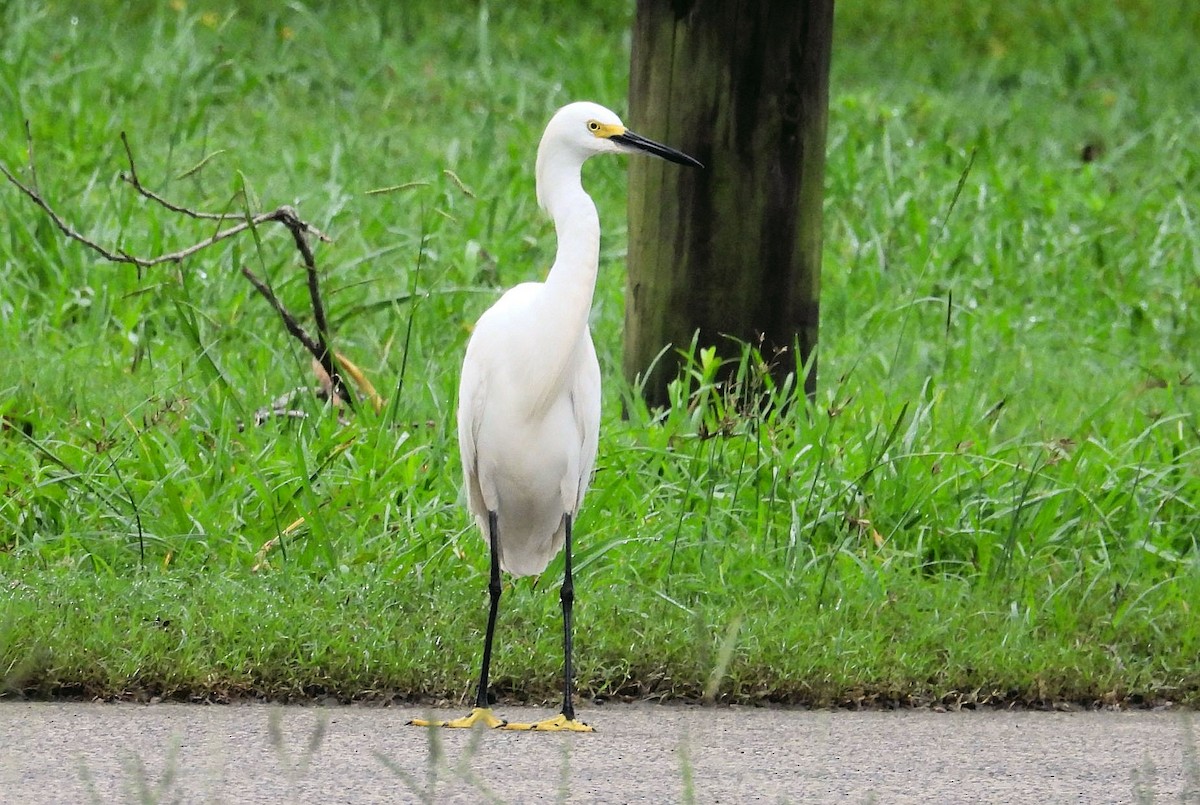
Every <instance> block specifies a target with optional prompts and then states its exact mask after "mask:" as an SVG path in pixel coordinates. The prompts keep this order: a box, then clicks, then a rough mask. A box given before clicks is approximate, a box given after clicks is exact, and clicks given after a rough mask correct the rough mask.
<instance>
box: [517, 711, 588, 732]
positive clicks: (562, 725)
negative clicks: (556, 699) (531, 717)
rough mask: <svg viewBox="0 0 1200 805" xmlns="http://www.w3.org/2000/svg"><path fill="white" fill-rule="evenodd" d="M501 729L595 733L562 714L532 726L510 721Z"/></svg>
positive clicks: (581, 723)
mask: <svg viewBox="0 0 1200 805" xmlns="http://www.w3.org/2000/svg"><path fill="white" fill-rule="evenodd" d="M502 729H506V730H537V731H539V732H595V730H594V729H592V728H591V727H589V726H588V725H587V724H584V723H583V722H582V721H576V720H575V719H573V718H570V719H569V718H567V717H566V716H564V715H562V714H559V715H557V716H555V717H554V718H548V719H546V720H545V721H535V722H533V723H532V724H518V723H515V722H512V721H510V722H508V723H507V724H505V725H504V727H503V728H502Z"/></svg>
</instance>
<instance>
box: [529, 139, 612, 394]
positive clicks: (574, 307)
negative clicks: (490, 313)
mask: <svg viewBox="0 0 1200 805" xmlns="http://www.w3.org/2000/svg"><path fill="white" fill-rule="evenodd" d="M582 167H583V157H581V156H580V155H579V154H572V153H564V152H558V153H556V154H553V155H546V154H544V153H543V152H542V151H541V150H540V149H539V152H538V161H537V194H538V201H539V203H540V204H541V205H542V207H543V208H544V209H545V210H546V212H547V213H549V214H550V218H551V219H552V220H553V221H554V232H555V234H556V235H557V237H558V251H557V253H556V254H555V256H554V265H553V266H552V267H551V268H550V274H549V276H547V277H546V282H545V285H544V286H543V288H542V292H543V299H544V301H545V306H544V311H543V313H544V315H545V316H546V317H547V318H546V320H545V323H546V324H547V325H548V326H549V327H551V328H553V329H552V330H550V331H549V332H552V333H553V334H554V335H553V338H550V339H547V341H548V342H549V343H547V344H546V345H545V348H546V351H545V352H544V353H543V358H544V359H545V360H546V362H547V366H548V367H553V368H554V369H555V370H558V371H556V372H554V374H555V375H557V376H559V377H561V373H562V371H563V370H565V369H566V367H567V365H568V362H569V361H570V360H571V358H572V356H573V355H574V352H575V349H576V347H577V346H578V344H579V341H580V338H581V337H582V336H583V334H584V332H585V331H586V330H587V326H588V316H589V314H590V313H591V309H592V295H593V293H594V292H595V290H596V270H597V267H598V265H599V262H600V217H599V216H598V215H597V214H596V205H595V204H594V203H592V198H591V196H589V195H588V194H587V193H586V192H585V191H584V189H583V183H582V181H581V180H580V171H581V169H582Z"/></svg>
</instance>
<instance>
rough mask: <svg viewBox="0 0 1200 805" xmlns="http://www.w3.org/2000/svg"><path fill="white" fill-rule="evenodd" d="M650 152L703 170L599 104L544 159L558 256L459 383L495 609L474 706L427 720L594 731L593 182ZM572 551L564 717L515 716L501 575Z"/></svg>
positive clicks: (514, 295)
mask: <svg viewBox="0 0 1200 805" xmlns="http://www.w3.org/2000/svg"><path fill="white" fill-rule="evenodd" d="M639 152H641V153H647V154H652V155H654V156H657V157H661V158H663V159H667V160H670V161H671V162H676V163H679V164H681V165H691V166H695V167H702V166H701V165H700V163H699V162H697V161H696V160H694V159H692V158H691V157H689V156H687V155H686V154H683V153H680V152H679V151H676V150H675V149H673V148H668V147H667V146H665V145H661V144H660V143H656V142H654V141H652V140H648V139H646V138H645V137H642V136H640V135H638V134H634V133H633V132H632V131H629V130H628V129H626V128H625V126H624V125H623V124H622V123H621V119H620V118H619V117H617V115H616V114H614V113H613V112H611V111H609V110H608V109H605V108H604V107H603V106H600V105H598V104H595V103H587V102H578V103H572V104H569V105H567V106H564V107H563V108H562V109H559V110H558V112H556V113H555V115H554V116H553V117H552V118H551V119H550V123H549V124H548V125H547V126H546V132H545V134H543V135H542V141H541V143H540V145H539V146H538V154H537V175H536V180H537V198H538V203H539V204H540V205H541V207H542V208H543V209H544V210H546V212H547V213H549V215H550V217H551V219H553V221H554V231H555V234H556V235H557V237H558V252H557V254H556V255H555V258H554V264H553V265H552V266H551V268H550V273H549V275H548V276H547V277H546V281H545V282H526V283H522V284H520V285H517V286H515V287H513V288H511V289H510V290H509V291H508V292H507V293H505V294H504V295H503V296H501V297H500V299H499V300H498V301H497V302H496V303H495V304H494V305H492V306H491V307H490V308H489V309H488V310H487V311H486V312H484V314H483V315H482V316H480V317H479V321H478V322H477V323H476V325H475V330H474V332H473V333H472V335H471V339H470V342H469V343H468V344H467V354H466V358H465V359H464V361H463V368H462V379H461V381H460V384H459V401H458V440H459V451H460V453H461V454H462V464H463V477H464V480H465V485H466V490H467V502H468V506H469V507H470V510H471V513H472V514H473V515H474V516H475V520H476V523H477V524H478V525H479V529H480V532H481V533H482V535H483V538H484V540H485V541H486V542H487V543H488V546H489V551H490V554H491V575H490V579H489V582H488V592H489V593H490V603H491V605H490V608H489V611H488V622H487V633H486V636H485V638H484V644H483V663H482V667H481V670H480V674H479V687H478V689H477V693H476V697H475V708H474V709H473V710H472V711H471V714H470V715H468V716H465V717H463V718H459V719H454V720H452V721H425V720H420V719H418V720H414V721H413V723H414V724H418V725H421V726H447V727H470V726H474V725H475V724H476V723H483V724H486V725H487V726H490V727H505V728H507V729H539V730H572V731H582V732H590V731H591V727H589V726H588V725H586V724H584V723H582V722H580V721H577V720H576V719H575V708H574V705H573V704H572V696H571V690H572V666H571V615H572V609H573V603H574V599H575V590H574V583H573V580H572V576H571V524H572V522H573V520H574V518H575V513H576V512H577V511H578V510H579V507H580V504H581V503H582V502H583V496H584V493H585V492H586V491H587V488H588V483H589V482H590V480H591V476H592V470H593V469H594V467H595V464H596V445H597V441H598V438H599V435H600V365H599V363H598V362H597V361H596V350H595V347H594V346H593V345H592V334H591V331H590V330H589V328H588V315H589V313H590V311H591V307H592V294H593V292H594V291H595V288H596V271H597V268H598V265H599V256H600V218H599V216H598V215H597V213H596V205H595V204H593V203H592V199H591V196H589V195H588V194H587V192H586V191H584V189H583V184H582V182H581V180H580V172H581V169H582V167H583V163H584V162H586V161H587V160H588V159H589V158H590V157H592V156H593V155H595V154H605V153H614V154H622V153H639ZM564 546H565V548H566V556H565V568H564V574H563V584H562V589H561V593H560V599H561V601H562V610H563V706H562V713H561V714H560V715H558V716H557V717H555V718H552V719H548V720H545V721H539V722H536V723H533V724H515V723H508V722H506V721H504V720H502V719H499V718H497V717H496V716H494V715H493V714H492V712H491V709H490V707H489V706H488V696H487V687H488V666H489V665H490V663H491V655H492V637H493V634H494V632H495V627H496V614H497V612H498V609H499V603H500V590H501V588H500V571H501V570H505V571H507V572H508V573H510V574H512V575H514V576H528V575H533V574H536V573H541V572H542V571H543V570H545V568H546V565H547V564H549V562H550V560H551V559H553V558H554V556H555V555H556V554H557V553H558V552H559V550H561V549H563V547H564Z"/></svg>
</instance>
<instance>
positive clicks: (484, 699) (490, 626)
mask: <svg viewBox="0 0 1200 805" xmlns="http://www.w3.org/2000/svg"><path fill="white" fill-rule="evenodd" d="M497 531H498V526H497V524H496V513H495V512H493V511H489V512H488V543H489V546H490V549H491V555H492V573H491V578H490V579H489V580H488V594H489V596H490V598H491V609H489V610H488V622H487V635H486V636H485V637H484V638H483V667H482V668H481V669H480V671H479V691H478V693H476V694H475V706H476V707H484V708H486V707H487V706H488V695H487V691H488V667H489V666H490V665H491V664H492V636H493V635H494V634H495V632H496V613H497V612H499V610H500V544H499V542H500V540H499V535H498V534H497ZM568 533H569V532H568Z"/></svg>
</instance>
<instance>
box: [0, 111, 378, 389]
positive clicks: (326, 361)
mask: <svg viewBox="0 0 1200 805" xmlns="http://www.w3.org/2000/svg"><path fill="white" fill-rule="evenodd" d="M25 133H26V138H27V139H28V151H29V175H30V182H31V183H30V184H29V185H26V184H24V183H23V182H21V180H20V179H18V178H17V177H16V176H15V175H13V174H12V173H11V172H10V171H9V170H8V168H7V167H6V166H5V165H4V164H3V163H0V173H3V174H4V177H5V178H6V179H8V181H9V182H10V183H12V184H13V185H15V186H16V187H17V189H19V190H20V191H21V192H22V193H24V194H25V195H26V196H27V197H28V198H29V199H30V200H31V201H33V203H34V204H36V205H37V206H38V207H41V209H42V210H43V211H44V212H45V213H46V215H48V216H49V217H50V220H51V221H53V222H54V225H55V226H57V227H58V228H59V230H60V231H61V232H62V233H63V234H64V235H66V236H67V238H69V239H70V240H74V241H76V242H77V243H81V244H83V245H84V246H86V247H88V248H89V249H91V250H92V251H94V252H96V253H97V254H99V255H100V256H101V257H103V258H104V259H106V260H108V261H110V262H113V263H126V264H130V265H135V266H138V267H139V268H150V267H152V266H157V265H161V264H163V263H180V262H182V261H183V260H184V259H186V258H188V257H191V256H192V255H194V254H196V253H197V252H200V251H203V250H204V249H206V248H208V247H209V246H212V245H214V244H216V243H220V242H221V241H223V240H227V239H229V238H232V237H234V236H235V235H239V234H241V233H242V232H245V231H246V230H248V229H253V228H254V227H256V226H258V225H259V224H264V223H268V222H275V223H279V224H282V225H283V226H284V227H286V228H287V229H288V231H289V232H291V233H292V239H293V240H294V241H295V244H296V248H297V250H299V252H300V256H301V258H302V259H303V261H304V269H305V274H306V278H307V285H308V293H309V299H310V301H311V303H312V308H313V319H314V321H315V323H316V327H317V338H316V339H313V337H312V336H311V335H309V334H308V332H307V331H306V330H305V329H304V328H303V327H302V326H301V325H300V322H299V321H298V320H297V319H296V317H295V316H294V315H292V313H291V312H289V311H288V310H287V308H285V307H284V306H283V303H282V302H281V301H280V300H279V298H278V297H277V296H276V295H275V293H274V291H272V290H271V287H270V286H269V285H267V283H265V282H263V281H262V279H261V278H259V277H258V276H257V275H255V274H254V272H253V271H251V270H250V269H248V268H246V267H245V266H241V267H240V270H241V273H242V276H244V277H245V278H246V279H247V280H249V281H250V284H251V285H253V286H254V289H255V290H256V291H258V292H259V294H261V295H262V296H263V298H265V299H266V300H267V303H268V304H270V305H271V307H272V308H273V309H274V310H275V312H276V313H277V314H278V315H279V317H280V318H281V319H282V320H283V324H284V327H285V328H286V329H287V331H288V333H290V334H291V335H292V336H293V337H294V338H296V340H298V341H299V342H300V343H301V344H302V345H303V346H304V348H305V349H306V350H308V352H309V353H310V354H311V355H312V356H313V358H314V359H316V361H317V362H318V363H320V365H321V368H322V369H323V370H324V371H325V373H326V375H328V377H329V379H330V385H331V387H332V390H333V393H334V394H335V395H336V396H337V397H339V398H341V399H342V400H344V401H345V403H346V405H347V407H349V408H351V409H353V408H354V407H355V404H354V398H353V397H352V396H351V394H350V391H349V389H348V387H347V386H346V383H345V381H344V380H343V379H342V375H341V372H340V371H339V369H338V366H337V364H336V362H335V360H334V353H333V350H332V349H331V348H330V346H329V324H328V321H327V318H326V315H325V305H324V303H323V302H322V301H321V292H320V283H319V273H318V271H317V264H316V258H315V257H314V255H313V252H312V248H311V247H310V246H309V244H308V238H307V237H306V236H307V235H309V234H312V235H314V236H315V237H317V238H318V239H319V240H322V241H324V242H330V238H329V237H328V236H327V235H325V234H324V233H322V232H321V231H319V230H318V229H316V228H315V227H312V226H309V225H308V224H307V223H305V222H304V221H303V220H301V219H300V216H299V215H297V213H296V211H295V210H294V209H293V208H292V207H289V206H286V205H285V206H282V207H280V208H278V209H276V210H272V211H271V212H264V213H259V214H257V215H252V216H232V215H228V214H225V213H205V212H198V211H196V210H193V209H190V208H188V207H184V206H182V205H179V204H174V203H172V202H170V201H168V200H167V199H165V198H163V197H162V196H160V195H158V194H157V193H155V192H153V191H151V190H149V189H148V188H146V187H145V186H144V185H142V183H141V180H140V179H139V178H138V175H137V164H136V163H135V161H134V158H133V149H132V148H131V147H130V145H129V139H128V138H127V137H126V136H125V132H121V143H122V144H123V145H124V147H125V156H126V157H127V158H128V160H129V173H128V174H124V173H122V174H121V179H122V180H123V181H125V182H126V183H128V184H129V185H130V186H131V187H133V189H134V190H135V191H136V192H137V193H139V194H140V195H142V196H143V197H145V198H148V199H150V200H151V201H153V202H155V203H157V204H159V205H161V206H162V207H164V208H165V209H168V210H170V211H171V212H175V213H178V214H181V215H186V216H188V217H190V218H193V219H197V220H216V221H218V222H224V221H226V220H229V221H233V220H238V219H239V218H241V221H240V223H237V224H235V225H233V226H230V227H228V228H225V229H220V230H219V231H217V232H215V233H214V234H213V235H211V236H210V237H208V238H205V239H204V240H201V241H200V242H198V243H195V244H193V245H191V246H188V247H186V248H183V249H179V250H178V251H174V252H171V253H169V254H161V255H157V256H154V257H138V256H137V255H134V254H130V253H129V252H127V251H125V250H124V249H117V250H115V251H113V250H110V249H107V248H105V247H104V246H101V245H100V244H99V243H97V242H96V241H94V240H91V239H90V238H88V237H86V236H85V235H82V234H80V233H79V232H78V231H76V230H75V229H74V228H73V227H72V226H71V225H70V224H68V223H67V221H66V220H65V219H64V218H63V217H62V216H61V215H59V214H58V213H57V212H56V211H55V210H54V208H53V207H51V206H50V204H49V202H47V201H46V199H45V198H44V197H43V196H42V194H41V192H40V190H39V189H38V187H37V173H36V169H35V167H34V161H33V137H32V135H31V134H30V128H29V122H28V121H26V122H25Z"/></svg>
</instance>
